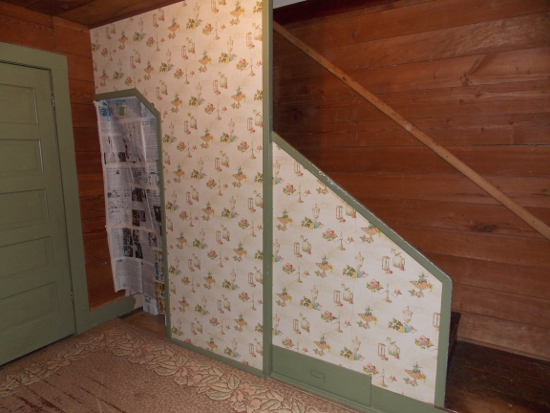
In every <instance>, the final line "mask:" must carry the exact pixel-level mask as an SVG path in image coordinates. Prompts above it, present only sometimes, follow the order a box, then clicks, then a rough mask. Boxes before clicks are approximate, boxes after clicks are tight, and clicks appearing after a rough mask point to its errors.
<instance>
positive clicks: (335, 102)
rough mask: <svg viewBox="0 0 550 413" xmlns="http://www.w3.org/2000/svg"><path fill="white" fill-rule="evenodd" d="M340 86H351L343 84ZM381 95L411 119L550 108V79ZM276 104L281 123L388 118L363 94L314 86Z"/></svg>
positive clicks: (385, 100) (386, 101)
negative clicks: (333, 92) (329, 91)
mask: <svg viewBox="0 0 550 413" xmlns="http://www.w3.org/2000/svg"><path fill="white" fill-rule="evenodd" d="M549 26H550V25H549ZM342 90H343V91H345V90H347V89H346V87H345V86H343V87H342ZM344 96H346V94H344ZM378 97H380V99H382V100H383V101H384V102H385V103H387V104H388V105H389V106H391V107H392V108H393V109H394V110H395V111H397V112H398V113H400V114H401V115H402V116H403V117H405V118H407V119H409V120H412V121H413V123H414V121H415V120H416V119H418V118H431V117H435V118H440V117H453V116H472V115H474V116H475V115H478V114H480V113H483V114H484V115H486V116H487V115H501V114H503V113H518V114H519V113H547V112H549V111H550V108H549V105H548V102H550V81H549V80H545V81H527V82H512V83H498V84H494V85H479V86H478V85H476V86H466V87H458V88H447V89H432V90H425V91H410V92H403V93H389V94H380V95H378ZM278 106H279V114H278V119H279V121H280V122H282V123H286V122H292V121H298V123H299V122H300V121H301V122H303V123H314V122H318V121H319V120H323V121H324V122H328V121H329V120H332V122H333V123H339V122H345V123H347V122H354V121H359V120H365V119H370V120H386V119H387V117H386V115H384V114H383V113H382V112H380V111H379V110H378V109H376V108H375V107H374V106H372V105H371V104H370V103H368V102H365V100H364V99H362V98H360V97H359V96H349V95H348V96H346V97H345V98H344V97H338V96H331V95H326V94H325V93H321V91H320V89H317V90H315V89H313V88H310V89H308V90H304V91H303V93H301V94H300V93H297V94H295V97H294V99H291V98H290V97H289V100H283V97H281V99H280V101H279V103H278Z"/></svg>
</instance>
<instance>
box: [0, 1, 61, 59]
mask: <svg viewBox="0 0 550 413" xmlns="http://www.w3.org/2000/svg"><path fill="white" fill-rule="evenodd" d="M13 7H15V6H11V5H9V4H8V5H2V3H0V41H2V42H5V43H12V44H16V45H19V46H27V47H31V48H35V49H41V50H47V51H54V50H55V45H54V38H53V29H52V28H51V27H49V26H47V25H44V24H40V23H35V22H34V21H29V20H25V19H24V18H18V17H13V16H12V15H11V14H16V13H10V14H4V13H3V12H4V10H6V11H8V12H11V11H13ZM28 13H32V12H30V11H29V12H28ZM20 14H22V15H25V14H26V13H23V12H22V13H20ZM31 18H32V20H37V19H35V18H34V16H31Z"/></svg>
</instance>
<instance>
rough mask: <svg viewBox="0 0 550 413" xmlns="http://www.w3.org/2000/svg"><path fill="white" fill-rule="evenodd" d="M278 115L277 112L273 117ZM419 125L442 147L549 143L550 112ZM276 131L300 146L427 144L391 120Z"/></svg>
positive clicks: (317, 124) (320, 121) (288, 125)
mask: <svg viewBox="0 0 550 413" xmlns="http://www.w3.org/2000/svg"><path fill="white" fill-rule="evenodd" d="M275 117H276V116H275ZM414 123H415V125H416V126H417V127H418V128H419V129H421V130H422V131H424V132H425V133H427V134H428V135H429V136H431V137H432V139H434V140H435V141H436V142H438V143H439V144H440V145H444V146H449V145H455V146H458V145H468V146H477V145H548V144H550V112H548V113H525V114H505V115H490V116H487V115H484V114H475V115H472V116H462V117H445V118H424V119H415V121H414ZM276 131H277V132H278V133H280V134H281V135H282V136H283V137H284V138H285V139H286V140H287V141H288V142H291V143H292V144H293V145H294V146H295V147H296V148H298V149H301V148H308V147H316V146H319V147H342V146H343V147H355V146H394V147H403V146H422V147H423V146H424V145H423V144H422V143H420V142H419V141H418V140H417V139H415V138H414V137H413V136H411V135H410V134H409V133H408V132H406V131H405V130H404V129H403V128H401V127H400V126H399V125H397V124H396V123H395V122H392V121H391V120H389V119H381V120H372V121H371V120H358V121H356V122H349V123H334V122H330V121H323V119H317V120H316V122H300V123H298V122H296V121H295V122H290V121H289V122H288V123H282V122H279V123H278V124H277V126H276Z"/></svg>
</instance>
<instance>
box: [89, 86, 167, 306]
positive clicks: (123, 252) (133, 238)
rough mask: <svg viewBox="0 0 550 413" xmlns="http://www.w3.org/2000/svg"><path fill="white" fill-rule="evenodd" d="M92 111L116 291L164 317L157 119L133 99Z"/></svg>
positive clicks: (108, 102) (111, 102) (107, 102)
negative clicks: (96, 127)
mask: <svg viewBox="0 0 550 413" xmlns="http://www.w3.org/2000/svg"><path fill="white" fill-rule="evenodd" d="M96 108H97V112H98V119H99V135H100V143H101V152H102V158H103V175H104V179H105V207H106V220H107V233H108V239H109V249H110V253H111V262H112V267H113V276H114V283H115V289H116V291H119V290H128V292H129V293H130V294H132V293H136V292H139V293H143V296H144V309H145V310H146V311H148V312H151V313H153V314H157V313H165V308H164V306H165V295H164V274H163V256H162V235H163V234H162V208H161V198H160V188H159V171H158V145H157V142H158V141H157V119H156V117H155V116H154V115H153V114H152V113H151V112H150V111H149V109H147V107H146V106H145V105H143V104H142V103H141V101H140V100H139V99H138V98H136V97H125V98H113V99H106V100H102V101H99V102H96ZM146 304H147V305H146Z"/></svg>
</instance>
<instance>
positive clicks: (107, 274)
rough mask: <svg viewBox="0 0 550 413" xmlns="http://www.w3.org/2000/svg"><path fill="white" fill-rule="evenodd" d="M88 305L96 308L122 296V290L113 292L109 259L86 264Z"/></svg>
mask: <svg viewBox="0 0 550 413" xmlns="http://www.w3.org/2000/svg"><path fill="white" fill-rule="evenodd" d="M86 274H87V276H88V296H89V301H90V307H92V308H97V307H100V306H101V305H104V304H106V303H109V302H112V301H114V300H117V299H120V298H122V297H124V295H125V293H124V291H119V292H115V286H114V282H113V273H112V269H111V263H110V261H109V259H103V260H99V261H94V262H91V263H89V264H86Z"/></svg>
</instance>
